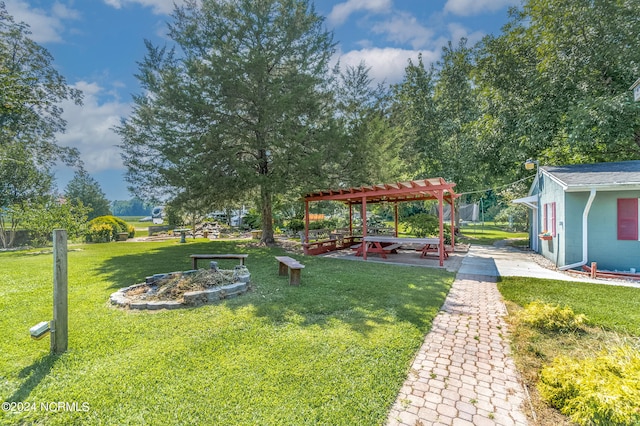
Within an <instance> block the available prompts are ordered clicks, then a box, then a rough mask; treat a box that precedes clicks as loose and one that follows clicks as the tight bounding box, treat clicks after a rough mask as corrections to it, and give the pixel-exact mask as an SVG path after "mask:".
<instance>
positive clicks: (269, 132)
mask: <svg viewBox="0 0 640 426" xmlns="http://www.w3.org/2000/svg"><path fill="white" fill-rule="evenodd" d="M322 22H323V19H322V18H321V17H320V16H319V15H317V14H316V12H315V10H314V9H313V7H312V5H311V4H310V2H309V1H308V0H202V1H195V0H188V1H187V2H186V3H185V5H184V6H183V7H178V8H176V9H175V12H174V14H173V22H172V23H171V24H170V27H169V28H170V31H169V36H170V37H171V38H172V39H173V41H174V42H175V43H176V45H177V47H178V49H179V50H175V49H170V50H167V49H166V48H159V47H156V46H153V45H151V44H150V43H147V49H148V53H147V55H146V57H145V58H144V60H143V61H142V62H141V63H140V72H139V74H138V76H137V77H138V79H139V80H140V83H141V84H142V87H143V89H144V90H145V93H144V94H143V95H139V96H136V97H135V98H134V103H135V106H134V110H133V113H132V115H131V116H130V117H129V118H128V119H127V120H126V121H124V122H123V123H122V124H121V125H120V126H119V127H118V129H117V131H118V132H119V134H120V135H121V136H122V139H123V143H122V149H123V158H124V162H125V165H126V166H127V168H128V172H127V179H128V181H129V183H130V184H131V186H132V188H134V189H135V190H136V192H137V193H141V192H142V193H145V194H146V195H147V196H148V197H149V196H150V195H153V194H154V193H155V194H177V197H176V198H177V199H178V201H180V200H181V201H182V202H184V203H187V202H188V201H189V200H188V199H190V198H199V199H204V200H207V201H208V202H209V203H210V204H211V205H216V204H217V205H220V204H221V203H223V202H224V201H225V200H232V199H235V200H238V199H242V197H245V198H246V196H247V194H256V195H257V197H256V198H257V204H258V205H259V206H260V211H261V217H262V229H263V233H262V241H263V242H265V243H270V242H272V241H273V223H272V217H273V215H272V203H273V199H274V195H275V194H280V193H286V192H287V191H289V190H291V189H293V188H299V189H305V188H306V189H314V187H317V186H318V185H320V183H319V182H320V181H321V180H324V177H323V176H324V173H323V172H322V169H323V167H324V164H325V163H326V161H327V158H330V157H327V153H328V152H330V146H331V143H332V142H333V141H334V138H331V137H328V134H329V133H330V131H331V130H332V122H333V109H332V103H331V96H330V91H329V87H328V79H329V73H328V64H329V61H330V58H331V55H332V54H333V51H334V46H333V42H332V35H331V34H330V33H328V32H326V31H325V30H324V29H323V23H322Z"/></svg>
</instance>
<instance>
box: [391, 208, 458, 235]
mask: <svg viewBox="0 0 640 426" xmlns="http://www.w3.org/2000/svg"><path fill="white" fill-rule="evenodd" d="M402 222H403V223H404V224H405V225H406V227H407V228H408V229H409V232H411V233H412V234H413V235H415V236H416V237H418V238H424V237H426V236H428V235H435V234H439V230H438V228H439V226H440V221H439V220H438V218H437V217H436V216H434V215H432V214H429V213H418V214H414V215H413V216H409V217H407V218H405V219H404V220H403V221H402ZM449 241H451V239H449Z"/></svg>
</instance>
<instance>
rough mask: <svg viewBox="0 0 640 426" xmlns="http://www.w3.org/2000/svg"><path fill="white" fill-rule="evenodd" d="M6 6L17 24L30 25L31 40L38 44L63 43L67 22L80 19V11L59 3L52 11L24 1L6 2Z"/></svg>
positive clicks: (53, 6)
mask: <svg viewBox="0 0 640 426" xmlns="http://www.w3.org/2000/svg"><path fill="white" fill-rule="evenodd" d="M5 6H6V8H7V12H9V14H10V15H12V16H13V17H14V19H15V20H16V22H25V23H27V24H29V27H30V29H31V32H32V34H31V36H30V38H31V39H32V40H33V41H35V42H37V43H60V42H62V33H63V32H64V31H65V29H66V27H67V24H66V22H65V21H68V20H73V19H79V18H80V13H79V12H78V11H76V10H74V9H71V8H69V7H67V6H65V5H64V4H62V3H59V2H55V3H53V5H52V6H51V10H50V11H47V10H44V9H41V8H37V7H32V6H31V5H30V4H29V3H28V2H26V1H24V0H5Z"/></svg>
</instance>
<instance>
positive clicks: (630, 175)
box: [540, 160, 640, 188]
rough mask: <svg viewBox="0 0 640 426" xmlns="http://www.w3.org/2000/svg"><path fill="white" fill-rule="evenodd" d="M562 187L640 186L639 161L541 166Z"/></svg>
mask: <svg viewBox="0 0 640 426" xmlns="http://www.w3.org/2000/svg"><path fill="white" fill-rule="evenodd" d="M540 169H542V170H544V171H545V172H547V173H548V174H550V175H551V176H552V177H554V178H555V179H556V180H558V181H560V182H561V183H562V184H564V186H566V187H568V188H571V187H585V186H596V187H598V186H611V185H640V160H637V161H620V162H615V163H596V164H573V165H569V166H542V167H540Z"/></svg>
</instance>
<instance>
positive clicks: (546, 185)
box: [536, 175, 565, 265]
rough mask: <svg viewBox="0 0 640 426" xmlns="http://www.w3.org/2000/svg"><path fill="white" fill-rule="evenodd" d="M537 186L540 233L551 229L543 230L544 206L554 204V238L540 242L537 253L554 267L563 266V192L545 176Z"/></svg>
mask: <svg viewBox="0 0 640 426" xmlns="http://www.w3.org/2000/svg"><path fill="white" fill-rule="evenodd" d="M539 186H540V189H541V191H542V192H541V194H540V203H539V205H538V220H539V226H538V229H539V230H540V232H542V231H545V230H546V231H551V229H544V228H545V225H544V209H545V204H548V203H556V236H555V237H554V238H553V239H552V240H540V241H539V246H538V252H539V253H540V254H542V255H543V256H544V257H546V258H547V259H549V260H551V261H553V263H555V264H556V265H564V264H565V253H564V241H565V237H564V224H565V202H564V191H563V189H562V187H561V186H560V185H558V184H557V183H556V182H554V181H553V180H552V179H550V178H549V177H548V176H546V175H542V176H541V179H540V182H539ZM549 222H551V218H549ZM536 238H537V236H536Z"/></svg>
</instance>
